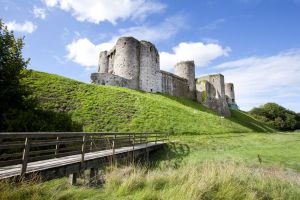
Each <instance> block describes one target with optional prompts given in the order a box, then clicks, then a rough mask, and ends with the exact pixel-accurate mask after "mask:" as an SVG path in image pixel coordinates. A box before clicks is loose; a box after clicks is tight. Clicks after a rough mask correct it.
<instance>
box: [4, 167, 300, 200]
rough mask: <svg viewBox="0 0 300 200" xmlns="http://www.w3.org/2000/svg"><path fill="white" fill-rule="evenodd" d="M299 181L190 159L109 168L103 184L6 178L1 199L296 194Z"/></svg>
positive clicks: (264, 171) (277, 196)
mask: <svg viewBox="0 0 300 200" xmlns="http://www.w3.org/2000/svg"><path fill="white" fill-rule="evenodd" d="M28 186H29V187H28ZM299 186H300V185H299V183H297V182H296V181H292V180H290V179H289V177H288V176H287V175H285V174H284V173H283V172H281V171H276V170H272V171H270V170H269V169H264V168H260V169H253V168H249V167H246V166H244V165H243V164H239V163H236V162H232V161H231V162H218V163H212V162H206V163H204V164H201V165H200V164H187V165H184V166H182V167H180V168H178V169H174V168H166V169H164V170H161V169H156V170H147V168H139V167H134V166H129V167H123V168H118V169H114V170H111V171H110V172H108V173H107V175H106V184H105V185H104V187H103V188H93V189H91V188H84V187H81V188H77V187H70V186H68V184H67V180H66V179H60V180H54V181H51V182H48V183H44V184H34V185H28V184H23V185H21V186H19V187H17V189H15V188H14V187H12V186H11V185H9V184H8V183H6V184H1V187H0V190H1V191H2V193H1V197H2V199H3V200H4V199H27V198H31V199H124V200H125V199H128V200H129V199H152V200H154V199H157V200H158V199H172V200H177V199H178V200H181V199H191V200H193V199H297V198H299V197H300V187H299ZM4 190H5V191H4ZM3 191H4V192H3Z"/></svg>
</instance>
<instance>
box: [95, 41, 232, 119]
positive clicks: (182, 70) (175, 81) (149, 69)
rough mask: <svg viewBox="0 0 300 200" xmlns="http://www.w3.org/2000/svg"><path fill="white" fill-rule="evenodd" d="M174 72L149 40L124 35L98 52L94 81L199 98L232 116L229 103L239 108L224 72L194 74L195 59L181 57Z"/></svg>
mask: <svg viewBox="0 0 300 200" xmlns="http://www.w3.org/2000/svg"><path fill="white" fill-rule="evenodd" d="M174 68H175V72H174V74H172V73H169V72H166V71H163V70H160V61H159V53H158V51H157V49H156V47H155V46H154V45H153V44H152V43H150V42H147V41H143V40H142V41H138V40H137V39H135V38H133V37H121V38H119V39H118V41H117V43H116V45H115V46H114V47H113V48H112V49H111V50H110V51H102V52H101V53H100V56H99V66H98V72H97V73H92V74H91V80H92V83H95V84H99V85H112V86H120V87H127V88H131V89H138V90H143V91H146V92H154V93H157V92H160V93H165V94H169V95H172V96H177V97H184V98H188V99H192V100H197V101H198V102H199V103H201V104H203V105H205V106H206V107H208V108H210V109H212V110H214V111H216V112H218V113H219V114H220V115H222V116H230V111H229V107H232V108H237V105H236V103H235V95H234V86H233V84H232V83H226V84H225V82H224V76H223V75H222V74H214V75H208V76H203V77H200V78H195V64H194V61H182V62H179V63H177V64H176V65H175V66H174Z"/></svg>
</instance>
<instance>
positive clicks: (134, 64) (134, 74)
mask: <svg viewBox="0 0 300 200" xmlns="http://www.w3.org/2000/svg"><path fill="white" fill-rule="evenodd" d="M139 49H140V42H139V41H138V40H136V39H135V38H133V37H121V38H119V39H118V41H117V44H116V46H115V49H114V50H113V51H114V52H112V55H113V60H114V64H113V68H114V69H113V72H114V74H115V75H117V76H121V77H124V78H126V79H130V80H132V82H133V87H134V88H138V87H139V68H140V66H139V64H140V60H139V53H140V51H139Z"/></svg>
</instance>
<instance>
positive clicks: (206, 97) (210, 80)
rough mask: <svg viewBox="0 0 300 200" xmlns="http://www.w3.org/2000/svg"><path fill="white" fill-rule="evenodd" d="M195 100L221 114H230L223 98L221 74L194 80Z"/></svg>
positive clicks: (222, 78)
mask: <svg viewBox="0 0 300 200" xmlns="http://www.w3.org/2000/svg"><path fill="white" fill-rule="evenodd" d="M196 95H197V100H198V101H199V102H201V103H202V104H203V105H205V106H207V107H208V108H210V109H212V110H214V111H216V112H218V113H219V114H220V115H223V116H230V115H231V114H230V111H229V107H228V104H227V102H226V98H225V83H224V76H223V75H222V74H215V75H208V76H204V77H200V78H198V79H197V81H196Z"/></svg>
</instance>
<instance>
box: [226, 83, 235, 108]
mask: <svg viewBox="0 0 300 200" xmlns="http://www.w3.org/2000/svg"><path fill="white" fill-rule="evenodd" d="M225 95H226V101H227V103H228V104H233V103H235V95H234V85H233V83H226V84H225Z"/></svg>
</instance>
